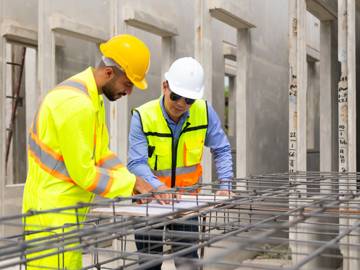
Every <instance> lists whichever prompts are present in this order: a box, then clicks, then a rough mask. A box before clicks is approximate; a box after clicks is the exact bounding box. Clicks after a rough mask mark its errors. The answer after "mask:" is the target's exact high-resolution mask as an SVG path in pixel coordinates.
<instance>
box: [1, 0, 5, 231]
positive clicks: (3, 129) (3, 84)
mask: <svg viewBox="0 0 360 270" xmlns="http://www.w3.org/2000/svg"><path fill="white" fill-rule="evenodd" d="M3 10H4V0H0V21H1V19H2V18H3V15H4V14H3ZM4 70H5V38H4V37H3V36H0V88H1V89H5V72H4ZM0 93H1V95H0V141H1V142H2V143H0V216H4V210H5V209H4V204H5V203H4V191H5V184H6V183H5V143H4V142H5V141H6V133H5V91H1V92H0ZM0 235H4V227H3V226H2V225H0Z"/></svg>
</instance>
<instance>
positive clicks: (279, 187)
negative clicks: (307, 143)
mask: <svg viewBox="0 0 360 270" xmlns="http://www.w3.org/2000/svg"><path fill="white" fill-rule="evenodd" d="M340 178H341V179H348V180H349V181H347V185H348V187H347V188H344V187H343V186H342V188H341V189H339V179H340ZM289 179H290V180H291V181H289ZM294 179H295V180H294ZM359 179H360V175H359V174H350V173H349V174H339V173H328V172H320V173H315V172H314V173H310V172H308V173H297V174H295V175H289V174H268V175H259V176H253V177H249V178H244V179H236V180H234V186H235V185H237V184H242V185H244V184H245V186H246V187H247V191H236V190H234V191H233V196H231V197H219V196H216V195H214V192H215V191H216V190H217V189H218V185H216V184H213V185H210V184H208V185H199V186H198V188H201V192H200V193H198V194H196V195H195V194H194V193H192V197H190V196H186V195H183V198H182V204H184V205H185V208H181V207H179V205H180V204H178V203H176V201H175V199H173V200H172V201H171V202H170V204H169V205H168V206H167V208H166V209H165V208H164V206H161V205H159V204H156V203H154V202H153V203H147V204H143V205H137V204H134V203H133V200H136V199H139V198H140V197H141V198H144V197H145V198H147V197H148V198H150V197H151V196H152V195H151V194H149V195H142V196H134V197H131V198H117V199H114V200H101V201H98V202H95V203H89V204H79V205H77V206H72V207H67V208H62V209H49V210H47V211H41V212H40V211H39V212H35V211H34V212H31V213H27V214H24V215H17V216H11V217H1V218H0V225H4V226H5V227H6V228H8V231H9V230H10V229H11V230H12V231H13V232H14V233H10V234H8V235H6V236H2V237H1V238H0V269H5V268H6V267H10V266H17V265H23V266H24V265H25V264H29V265H30V264H31V263H32V262H33V261H34V260H36V259H39V258H42V257H48V256H51V255H56V256H59V257H61V256H66V252H68V251H71V250H81V251H82V252H83V253H84V254H88V255H86V256H85V258H89V257H90V255H91V257H92V258H93V259H92V260H90V259H85V260H84V264H83V267H84V269H146V268H147V267H149V266H153V265H157V264H159V263H161V262H163V261H166V260H171V259H175V260H176V261H177V262H179V263H180V264H181V265H183V266H187V267H189V268H190V269H196V268H198V267H205V269H220V268H222V269H310V268H309V267H310V266H311V267H313V269H336V268H335V267H338V266H341V263H342V261H343V260H360V258H358V257H356V256H351V254H350V256H347V257H344V256H342V255H341V253H340V251H339V249H340V248H341V247H344V246H346V248H349V249H351V250H355V251H359V250H360V243H356V242H348V243H344V242H340V240H341V239H343V237H345V236H349V235H351V237H354V238H355V239H356V237H359V236H360V233H359V229H360V224H359V222H358V220H359V216H360V200H359V199H360V194H359V191H358V190H357V184H356V183H357V181H358V180H359ZM192 190H193V189H189V190H188V191H189V192H190V193H191V191H192ZM339 190H341V191H342V192H341V193H339ZM344 190H345V191H346V190H348V191H349V192H344ZM176 191H177V190H171V191H170V192H173V193H174V192H176ZM183 194H186V192H183ZM294 200H296V207H290V206H291V205H293V203H294ZM344 205H347V208H344V207H343V206H344ZM84 208H90V209H91V211H90V213H89V214H88V215H87V219H86V220H85V221H81V220H83V214H81V210H83V209H84ZM48 213H52V214H56V215H59V217H60V216H62V215H67V216H72V217H73V218H74V223H73V224H66V225H63V226H59V227H52V228H45V227H42V226H41V225H40V224H31V217H33V216H37V215H44V216H46V214H48ZM154 213H155V214H154ZM339 219H342V220H343V219H346V220H349V221H351V222H348V223H339ZM29 220H30V221H29ZM29 222H30V223H29ZM23 226H25V227H26V226H27V227H31V230H30V231H29V230H27V231H23ZM174 226H178V227H179V226H180V227H181V226H193V227H197V228H199V229H200V230H199V232H197V231H194V232H192V231H187V232H184V231H179V229H178V228H177V229H176V230H174ZM294 228H296V234H297V237H295V238H290V239H289V232H290V231H291V230H293V229H294ZM134 234H136V235H139V236H143V240H137V242H138V243H143V244H145V245H143V246H144V247H143V249H140V250H137V249H136V248H135V240H134V238H133V235H134ZM30 235H33V236H35V237H30V238H31V239H28V238H29V236H30ZM37 235H38V237H36V236H37ZM148 238H154V239H148ZM112 241H113V242H116V243H117V245H118V249H114V248H112V247H111V242H112ZM149 244H152V245H151V246H149ZM294 245H295V246H296V247H298V248H296V249H295V250H291V249H290V248H289V247H293V246H294ZM159 247H164V249H163V251H161V252H159V253H154V251H155V250H157V249H158V248H159ZM194 251H195V252H196V251H200V252H199V253H200V254H203V255H204V256H202V257H201V258H199V259H191V258H183V257H184V255H186V254H188V253H190V252H194ZM244 254H247V256H245V255H244ZM295 256H296V257H297V258H298V259H299V258H300V259H299V260H298V261H296V262H294V261H292V260H291V259H292V258H293V257H295ZM274 263H275V265H274ZM314 265H316V268H314ZM211 267H212V268H211ZM307 267H308V268H307ZM331 267H333V268H331ZM58 268H60V269H61V265H60V266H59V267H58ZM58 268H56V269H58Z"/></svg>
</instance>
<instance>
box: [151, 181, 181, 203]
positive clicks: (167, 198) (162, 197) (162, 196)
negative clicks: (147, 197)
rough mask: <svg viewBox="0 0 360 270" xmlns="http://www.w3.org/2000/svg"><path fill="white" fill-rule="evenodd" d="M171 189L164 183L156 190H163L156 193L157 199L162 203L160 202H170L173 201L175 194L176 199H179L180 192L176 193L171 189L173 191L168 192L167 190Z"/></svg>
mask: <svg viewBox="0 0 360 270" xmlns="http://www.w3.org/2000/svg"><path fill="white" fill-rule="evenodd" d="M167 190H169V188H168V187H167V186H165V185H162V186H160V187H158V188H157V189H156V190H154V191H155V192H161V193H158V194H154V197H155V199H156V200H157V201H158V202H159V203H160V204H163V205H164V204H169V203H171V202H172V199H173V196H175V198H174V199H175V200H176V201H178V200H179V199H180V194H179V193H176V194H174V193H173V191H171V192H172V193H166V191H167Z"/></svg>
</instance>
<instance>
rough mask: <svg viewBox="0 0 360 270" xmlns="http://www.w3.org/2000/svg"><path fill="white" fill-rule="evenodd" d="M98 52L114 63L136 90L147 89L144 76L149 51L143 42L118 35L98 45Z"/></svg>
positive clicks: (130, 36) (147, 68)
mask: <svg viewBox="0 0 360 270" xmlns="http://www.w3.org/2000/svg"><path fill="white" fill-rule="evenodd" d="M100 51H101V53H102V54H103V56H105V57H107V58H110V59H112V60H113V61H114V62H116V63H117V64H118V65H119V66H120V67H121V68H122V69H123V70H124V71H125V73H126V76H127V77H128V78H129V80H130V81H131V82H132V83H133V84H134V85H135V86H136V87H137V88H140V89H146V88H147V82H146V79H145V75H146V73H147V72H148V70H149V66H150V51H149V48H148V47H147V46H146V45H145V43H144V42H142V41H141V40H140V39H138V38H136V37H134V36H132V35H127V34H125V35H118V36H115V37H113V38H111V39H110V40H108V41H107V42H105V43H102V44H100Z"/></svg>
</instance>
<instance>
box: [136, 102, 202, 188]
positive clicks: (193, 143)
mask: <svg viewBox="0 0 360 270" xmlns="http://www.w3.org/2000/svg"><path fill="white" fill-rule="evenodd" d="M160 102H161V101H160V100H158V99H157V100H152V101H150V102H148V103H146V104H144V105H142V106H140V107H138V108H137V109H135V111H137V112H138V113H139V115H140V120H141V124H142V129H143V132H144V134H145V136H146V139H147V142H148V164H149V166H150V168H151V169H152V171H153V173H154V175H155V176H157V177H158V178H159V179H160V181H161V182H163V183H164V184H166V185H167V186H168V187H174V186H176V187H187V186H192V185H194V184H196V183H198V182H200V180H201V175H202V167H201V164H200V162H201V157H202V153H203V148H204V142H205V137H206V131H207V127H208V116H207V104H206V101H204V100H196V102H195V103H194V104H193V105H192V106H191V107H190V109H189V117H188V119H187V120H186V121H185V122H184V125H183V127H182V131H181V134H180V137H179V139H178V141H177V142H175V139H174V137H173V134H172V131H171V129H170V127H169V126H168V123H167V121H166V119H165V117H164V115H163V113H162V110H161V106H160ZM175 144H176V145H175ZM173 150H174V151H173Z"/></svg>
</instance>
